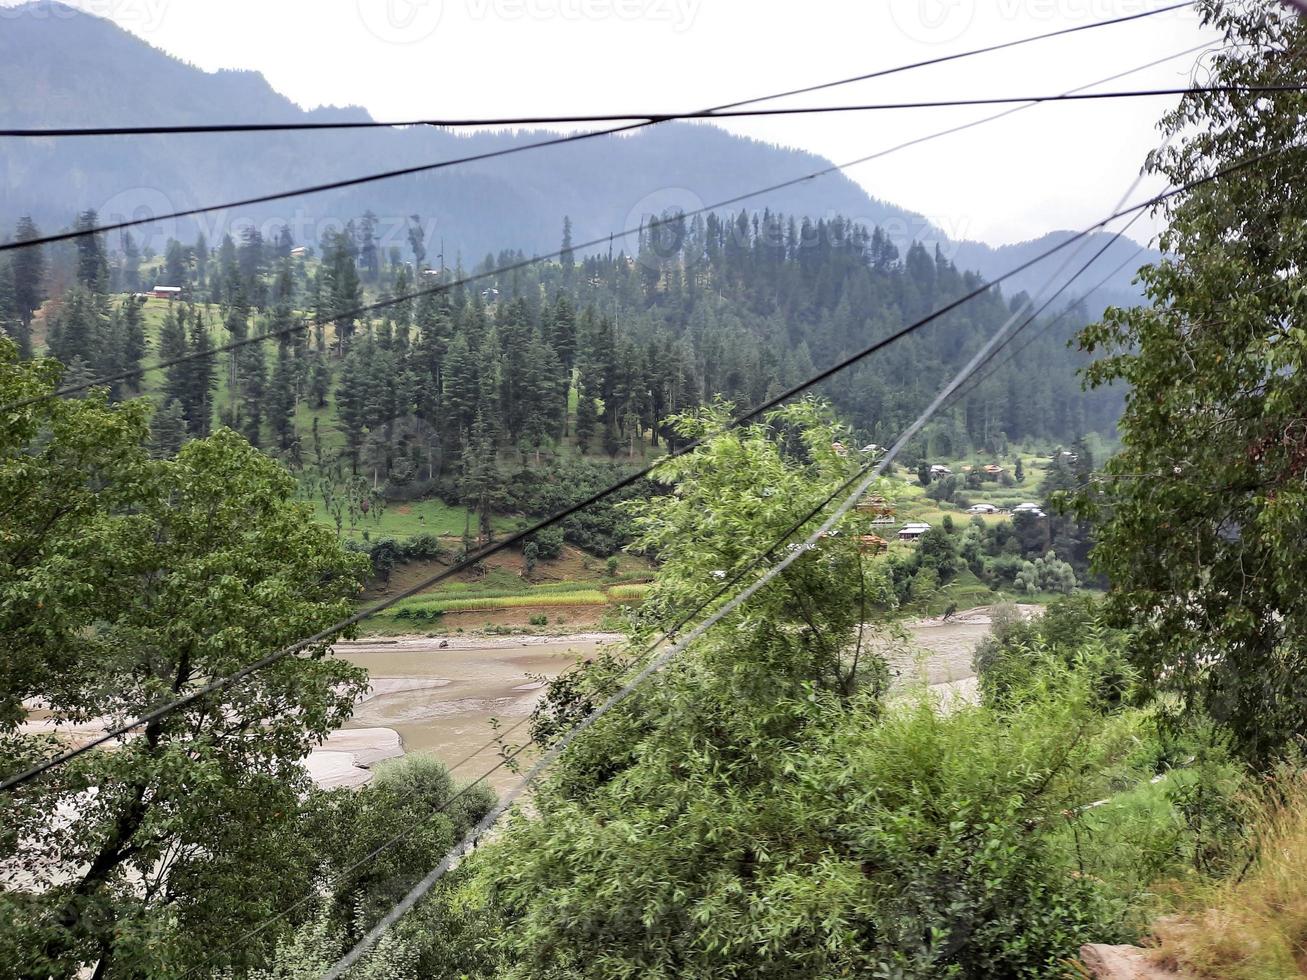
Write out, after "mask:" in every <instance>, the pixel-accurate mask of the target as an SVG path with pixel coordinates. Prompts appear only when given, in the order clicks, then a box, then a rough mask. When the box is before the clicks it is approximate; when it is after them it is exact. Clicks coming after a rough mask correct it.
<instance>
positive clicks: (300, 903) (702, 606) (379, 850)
mask: <svg viewBox="0 0 1307 980" xmlns="http://www.w3.org/2000/svg"><path fill="white" fill-rule="evenodd" d="M870 465H871V463H867V464H865V465H864V466H862V467H860V468H859V469H858V470H857V471H856V472H854V474H853V475H852V476H850V477H849V478H848V479H847V480H845V481H844V483H842V484H840V485H839V486H838V487H836V488H835V489H834V490H833V491H831V492H830V493H829V494H828V495H827V496H826V497H825V498H824V499H823V500H822V501H821V502H820V503H818V504H817V505H816V506H815V507H813V508H812V510H810V511H809V512H808V513H807V514H806V515H804V516H803V517H802V518H800V519H799V520H798V521H796V522H795V523H794V524H793V525H791V526H790V527H789V528H787V529H786V530H785V531H784V532H783V533H782V534H781V535H780V536H779V537H778V538H777V540H776V541H775V542H774V543H773V544H772V545H771V546H770V547H769V548H768V549H767V550H766V551H764V552H761V553H760V554H758V555H755V556H754V558H753V559H752V560H750V561H749V562H748V563H747V564H746V565H745V566H744V567H742V568H741V569H739V570H738V571H737V572H735V573H734V574H732V575H731V576H730V577H729V578H728V579H727V580H726V581H725V582H724V584H723V585H722V586H721V587H720V588H718V589H717V590H716V591H715V592H713V593H712V595H710V596H708V598H706V599H704V600H702V601H701V602H699V604H698V605H696V606H695V607H694V608H693V609H692V610H690V612H688V613H686V614H685V615H683V616H682V617H681V618H680V619H678V620H677V621H676V623H675V625H673V626H672V627H670V628H669V629H667V630H665V631H664V632H663V633H662V635H661V636H660V637H659V638H658V639H656V640H654V641H653V642H652V643H649V644H647V645H646V646H645V647H644V649H643V651H642V652H641V653H640V654H638V655H637V656H636V657H635V658H634V660H635V662H636V663H639V662H641V661H643V660H645V659H647V658H648V657H649V656H651V655H652V654H654V653H655V652H656V651H657V650H658V648H659V647H661V646H662V645H663V644H664V643H667V642H669V641H671V640H673V639H674V638H675V637H676V634H677V633H679V632H680V631H681V630H682V629H684V628H685V627H686V626H688V625H689V624H690V623H692V622H694V621H695V620H696V619H698V618H699V616H700V615H702V614H703V613H704V612H705V611H706V610H707V609H708V608H709V607H711V606H712V604H713V603H715V602H716V601H717V600H718V599H720V598H721V597H722V596H724V595H725V594H726V593H728V592H730V591H731V589H733V588H734V587H735V586H736V585H738V584H739V583H740V582H742V581H743V580H744V578H745V577H746V576H747V575H748V574H749V573H750V572H752V571H754V570H755V569H756V568H757V567H758V566H759V565H761V564H762V562H764V561H766V560H767V559H768V558H770V557H772V556H773V555H774V554H775V553H776V550H777V549H778V548H780V546H781V545H783V544H784V543H785V542H786V541H788V540H789V539H790V538H791V537H792V536H793V535H794V534H796V533H797V532H798V531H800V530H801V529H802V528H803V527H804V526H805V525H806V524H807V523H808V522H809V521H811V520H812V519H813V518H814V517H816V516H817V515H818V514H820V513H821V511H822V510H824V509H825V508H826V507H827V506H828V505H829V504H830V502H831V501H832V500H834V499H835V498H836V497H837V496H838V495H839V494H841V493H843V492H844V491H845V490H847V489H848V488H849V487H850V486H852V485H853V482H854V481H855V480H857V479H858V478H859V477H860V476H861V475H862V474H863V473H865V472H866V469H867V467H868V466H870ZM529 720H530V716H527V717H525V718H522V719H521V720H519V721H518V722H516V723H515V724H514V725H513V726H512V727H511V728H509V729H507V730H506V731H504V732H502V733H500V734H499V735H498V736H496V738H495V739H494V740H492V741H490V742H488V743H486V744H485V745H482V746H481V747H480V748H479V749H477V750H476V751H475V752H473V753H470V754H469V755H467V756H465V757H464V758H463V760H462V761H460V762H458V763H455V764H454V766H452V767H451V772H452V771H453V770H454V769H457V768H458V767H460V766H462V765H463V764H464V763H466V762H469V761H471V759H473V758H475V757H476V756H477V755H480V754H481V753H482V752H484V751H485V750H486V749H487V748H489V747H491V746H493V745H496V744H500V743H501V741H502V739H503V738H504V737H505V736H507V735H509V734H511V733H512V732H514V731H516V730H517V729H518V728H520V727H521V726H522V725H523V724H525V723H526V722H527V721H529ZM532 744H539V743H538V742H537V741H536V739H535V738H534V737H533V738H530V739H528V740H527V742H526V743H525V744H524V745H521V746H518V747H517V748H516V749H514V750H513V751H512V752H511V753H509V754H508V755H506V756H505V757H504V758H502V759H501V760H500V761H499V762H498V763H497V764H496V765H495V766H493V767H492V768H491V769H490V770H488V771H487V772H485V773H483V774H482V775H481V776H479V777H477V779H475V780H473V781H472V782H471V783H469V784H468V785H467V786H465V787H464V788H463V790H461V791H460V792H459V793H457V794H455V796H454V797H452V798H450V799H449V800H446V801H445V802H444V803H442V804H441V805H440V806H439V807H436V808H435V809H434V810H432V812H431V813H429V814H424V815H423V816H422V818H421V819H419V820H417V821H416V822H414V823H413V824H410V825H409V826H408V827H405V828H404V829H402V830H401V831H400V832H399V833H397V834H395V835H393V836H392V837H390V838H389V839H387V840H386V841H385V842H383V843H382V844H379V845H378V846H377V847H375V848H373V849H372V850H371V851H370V852H368V853H367V854H365V855H364V856H363V857H361V858H359V859H358V860H357V861H355V862H353V863H352V864H350V865H349V866H348V867H346V868H345V869H343V870H342V871H340V872H338V873H337V874H336V875H335V876H334V880H333V882H332V884H331V886H330V887H331V888H332V889H335V888H338V887H339V886H340V885H341V884H343V883H344V881H345V879H346V878H347V877H348V876H349V875H350V874H352V873H353V872H354V871H357V870H358V869H359V868H360V867H362V866H363V865H364V864H367V863H369V862H370V861H372V860H374V859H375V858H377V857H379V856H380V855H381V854H383V853H384V852H385V851H387V850H389V849H390V848H391V847H393V846H395V845H396V844H398V843H399V842H400V841H401V840H403V839H404V838H405V837H408V836H409V835H410V834H412V833H413V832H414V831H416V830H417V829H418V828H419V827H421V826H422V825H423V824H425V823H426V822H427V821H428V820H430V819H431V817H432V816H435V815H436V814H439V813H443V812H444V811H445V810H446V809H448V807H449V806H451V805H452V804H453V803H454V802H455V801H456V800H457V799H459V798H460V797H462V796H464V795H465V794H466V793H467V792H469V791H470V790H471V789H472V787H473V786H476V785H478V784H479V783H481V782H483V781H484V780H485V779H487V778H488V777H489V776H491V775H492V774H494V773H495V772H497V771H498V770H500V769H502V768H503V767H504V766H505V765H507V764H508V763H509V761H510V760H515V759H516V758H517V757H518V756H519V755H521V754H522V752H523V751H525V749H526V748H528V747H529V746H530V745H532ZM317 897H320V893H319V891H318V890H317V889H314V890H313V891H311V892H309V893H308V894H307V895H305V896H303V897H301V898H300V899H298V900H297V901H296V902H294V903H293V904H291V905H289V906H287V907H286V908H284V909H282V910H281V911H280V912H278V913H276V914H275V915H273V916H271V917H269V918H268V919H266V920H264V921H263V922H261V923H260V924H259V925H257V926H256V927H254V928H253V929H251V930H250V931H248V932H246V933H245V934H244V935H242V936H241V937H240V938H239V939H237V940H236V941H235V942H234V943H231V944H229V945H228V946H226V947H225V948H224V949H223V950H222V951H221V953H226V952H229V951H231V950H232V949H234V948H236V947H237V946H239V945H241V944H243V943H244V942H246V941H247V940H249V939H252V938H253V937H254V936H256V935H258V934H259V933H261V932H263V931H265V930H266V929H268V928H269V927H270V926H272V925H273V924H274V923H276V922H278V921H280V920H281V919H283V918H285V917H286V916H287V915H290V914H291V913H292V912H294V911H296V910H297V909H299V908H302V907H304V906H305V905H307V904H309V903H310V902H311V901H313V899H315V898H317ZM221 953H220V954H219V955H221ZM200 969H202V967H196V968H194V969H193V970H191V971H190V973H189V974H187V976H190V975H191V974H193V973H195V972H197V971H198V970H200Z"/></svg>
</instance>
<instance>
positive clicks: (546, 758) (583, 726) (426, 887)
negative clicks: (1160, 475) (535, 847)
mask: <svg viewBox="0 0 1307 980" xmlns="http://www.w3.org/2000/svg"><path fill="white" fill-rule="evenodd" d="M1050 254H1051V253H1050ZM1016 319H1017V314H1013V315H1012V316H1010V317H1009V318H1008V319H1007V321H1006V322H1005V323H1004V324H1003V326H1002V327H1000V328H999V329H998V330H997V331H995V333H994V335H993V336H992V337H991V338H990V339H989V341H988V342H987V343H986V344H985V345H984V347H982V348H981V349H980V350H979V351H977V352H976V354H975V355H973V356H972V358H971V359H970V360H969V361H968V362H967V364H966V365H965V366H964V367H963V368H962V369H961V370H960V371H959V372H958V373H957V374H956V375H954V377H953V379H952V380H951V381H949V382H948V384H946V385H945V386H944V388H943V390H941V391H940V392H939V393H938V394H937V395H936V396H935V398H934V400H933V401H932V402H931V403H930V404H929V405H928V406H927V407H926V409H925V410H924V411H922V412H921V413H920V414H919V415H918V416H917V418H916V419H915V420H914V421H913V422H912V424H911V425H909V426H908V427H907V429H905V430H904V431H903V433H902V434H901V435H900V436H899V438H898V439H897V440H896V441H895V443H894V445H892V446H891V447H890V448H889V450H888V451H887V452H886V453H885V455H884V456H883V457H882V458H881V459H880V460H878V461H876V462H875V463H869V464H867V465H866V466H864V467H863V469H862V471H860V473H859V474H856V476H859V477H860V479H856V480H855V485H854V489H853V490H852V492H850V493H849V494H848V496H846V497H845V499H844V500H843V501H842V502H841V503H840V505H839V506H838V507H837V508H836V509H835V511H834V512H833V513H832V514H831V515H830V516H828V517H827V518H826V520H825V521H823V522H822V523H821V525H820V526H819V527H818V528H817V529H816V530H815V531H813V532H812V533H811V534H810V535H809V536H808V537H807V538H806V539H805V540H804V542H803V543H802V544H801V545H797V546H795V547H793V548H791V549H790V551H789V553H788V554H787V555H785V556H784V557H783V558H782V559H781V560H780V561H778V562H777V563H776V564H775V565H773V566H772V567H771V568H769V569H768V570H767V571H766V572H765V573H764V574H763V575H762V576H760V577H759V578H758V579H757V580H756V581H754V582H753V583H751V584H750V585H748V586H747V587H746V588H745V589H744V590H742V591H741V592H739V593H738V594H736V595H735V596H734V597H733V598H732V599H730V600H729V601H728V602H726V603H724V604H723V605H721V606H719V607H718V608H717V609H716V610H715V611H714V612H713V613H712V614H711V615H710V616H708V617H707V618H706V619H705V620H704V621H703V622H701V623H700V624H699V625H698V626H696V627H695V628H694V629H693V630H691V631H690V632H689V633H688V634H686V636H685V637H683V638H682V639H680V640H678V641H677V642H676V643H675V644H673V645H672V646H671V647H670V648H668V649H667V650H665V651H663V652H662V653H660V654H659V655H658V656H657V657H655V658H654V659H653V660H652V661H650V662H649V663H648V664H646V665H645V667H644V668H643V669H641V670H640V671H639V673H637V674H636V675H635V677H633V678H632V679H631V680H630V681H628V682H627V683H626V684H625V685H624V686H623V687H622V688H621V689H619V690H618V691H616V692H615V693H614V694H612V695H611V696H610V697H608V698H607V699H606V700H605V701H604V702H603V703H602V704H601V705H599V706H598V707H597V708H595V709H594V710H593V711H592V712H591V713H590V714H588V715H587V716H586V717H585V718H584V719H582V720H581V721H580V722H578V723H577V724H576V725H575V726H573V727H572V728H571V729H570V730H569V731H568V733H567V734H566V735H564V736H563V737H562V738H561V739H559V740H558V741H556V742H554V743H553V744H552V745H551V746H550V747H549V749H548V751H546V752H545V754H544V755H542V756H541V757H540V759H539V760H537V761H536V763H535V764H534V765H533V766H532V767H531V769H530V771H529V772H528V773H527V774H526V776H525V777H524V778H523V779H522V780H521V781H519V782H518V784H517V785H516V786H514V787H513V789H512V790H510V791H509V792H508V793H507V794H505V796H504V798H503V799H501V800H500V802H499V804H498V805H497V806H496V807H495V808H494V809H493V810H491V811H490V812H489V813H487V814H486V815H485V816H484V817H483V818H482V819H481V820H480V821H479V822H478V823H477V825H476V826H475V827H473V828H472V829H471V830H470V831H469V832H468V833H467V835H466V836H465V837H464V838H463V840H462V841H461V842H460V843H459V845H458V846H457V847H456V848H454V850H452V851H451V852H450V853H449V854H447V855H446V856H445V858H444V859H443V860H442V861H441V862H440V864H438V865H437V866H436V867H435V868H434V869H432V870H431V871H430V872H429V873H428V874H427V875H426V876H425V877H424V878H423V879H422V880H421V881H419V882H418V883H417V884H416V885H414V886H413V888H412V889H411V890H410V891H409V893H408V894H407V895H405V896H404V897H403V898H402V899H400V901H399V902H397V903H396V904H395V906H394V907H393V908H392V909H391V910H390V911H389V912H387V913H386V915H385V916H383V917H382V918H381V920H380V921H379V922H378V923H377V924H376V925H375V926H373V927H372V929H370V930H369V931H368V932H367V934H366V935H364V936H363V937H362V938H361V939H360V940H359V941H358V942H357V943H356V944H355V946H354V947H353V948H352V949H351V950H350V951H349V952H348V953H346V954H345V955H344V956H343V957H341V958H340V959H339V960H338V961H337V962H336V963H335V965H333V966H332V967H331V968H330V969H329V970H328V971H327V972H326V973H325V974H323V977H322V980H339V978H340V977H342V976H344V974H345V973H347V972H348V971H349V970H350V969H351V968H352V967H353V966H354V965H355V964H356V963H357V962H358V961H359V960H360V959H361V958H362V957H363V956H364V955H365V954H366V953H367V951H368V950H369V949H371V948H372V947H373V946H374V945H375V944H376V943H377V942H378V941H379V940H380V939H381V937H382V936H383V935H384V934H385V933H386V931H387V930H388V929H389V928H390V927H391V926H392V925H394V924H395V923H396V922H398V921H399V919H400V918H402V917H403V916H404V914H405V913H407V912H408V911H409V910H410V909H411V908H413V906H414V905H416V904H417V903H418V902H419V901H421V899H422V898H423V897H424V896H425V895H426V894H427V892H429V891H430V890H431V888H432V887H433V886H434V885H435V883H436V882H437V881H439V880H440V879H441V878H442V877H444V875H445V874H446V873H447V872H448V871H449V870H450V869H451V868H452V867H453V866H454V865H455V864H456V863H457V862H458V861H459V860H460V859H461V858H462V857H463V856H464V855H466V854H467V853H468V851H470V850H471V849H472V848H473V847H474V846H476V843H477V842H478V841H479V840H480V839H481V837H482V836H484V835H485V834H486V832H487V831H489V830H490V828H491V827H493V826H494V825H495V824H496V823H497V822H498V821H499V818H500V817H502V816H503V815H504V814H505V813H506V812H507V811H508V810H509V808H511V807H512V805H513V804H514V802H516V800H517V798H518V797H519V796H520V795H521V794H522V793H523V792H524V791H525V790H526V789H528V788H529V787H530V786H531V785H532V784H533V783H534V782H535V780H536V779H538V778H539V777H540V775H541V774H542V773H543V772H544V770H545V769H547V768H548V767H549V766H550V765H551V764H552V763H553V762H554V761H555V760H556V759H557V758H558V757H559V756H560V755H562V753H563V752H564V751H566V749H567V747H568V746H569V745H571V744H572V743H573V742H574V741H575V740H576V738H577V737H578V736H580V735H581V734H582V733H583V732H585V731H586V730H587V729H589V728H591V727H592V726H593V725H594V724H595V723H596V722H597V721H599V719H600V718H602V717H603V716H604V715H605V714H607V713H608V712H609V711H611V710H612V709H613V708H615V707H616V706H617V705H618V704H620V703H621V702H622V701H624V700H625V699H626V697H627V696H628V695H630V694H631V692H632V691H634V690H635V689H636V688H637V687H638V686H639V685H640V684H641V683H642V682H643V681H644V680H646V679H647V678H649V677H650V676H652V675H653V674H654V673H656V672H657V671H659V670H661V669H662V668H663V667H664V666H666V664H668V663H669V662H670V661H671V660H672V659H673V658H675V657H676V656H677V655H679V654H680V653H681V652H683V651H684V650H685V649H686V648H687V647H689V646H690V645H691V644H692V643H694V642H695V641H696V640H697V639H699V638H700V637H701V636H703V635H704V634H705V633H707V632H708V631H709V630H710V629H712V628H713V627H714V626H716V625H717V623H719V622H721V621H722V620H723V619H724V618H725V617H726V616H728V615H730V614H731V613H732V612H734V611H735V610H736V609H738V608H739V607H740V606H742V605H743V604H744V603H745V602H747V601H748V600H749V599H750V598H751V597H752V596H754V595H755V594H756V593H757V592H758V591H759V590H761V589H762V588H764V587H765V586H767V585H768V584H769V583H771V582H772V581H774V580H775V579H776V578H777V577H778V576H779V575H781V574H782V573H783V572H784V571H785V569H787V568H788V567H789V566H790V565H792V564H793V563H794V562H795V561H797V560H798V559H799V558H800V557H801V556H802V555H804V554H805V553H806V552H808V551H810V550H811V549H812V548H814V547H815V546H816V545H817V543H818V542H819V541H820V540H821V539H822V538H823V537H824V536H825V535H827V534H828V533H830V532H831V531H832V530H833V529H834V528H835V525H836V524H838V523H839V521H840V520H841V519H842V518H843V517H844V515H845V514H847V513H848V512H849V511H850V510H852V509H853V507H854V506H856V504H857V503H858V502H859V501H860V500H861V499H862V498H863V496H864V495H865V494H866V493H867V491H868V490H869V489H870V488H871V487H872V485H873V484H874V483H875V482H876V480H878V479H880V477H881V475H882V474H883V473H884V472H885V469H886V467H888V466H889V464H890V463H892V462H893V461H894V459H895V457H897V456H898V454H899V452H901V451H902V449H903V447H904V446H905V445H907V444H908V442H910V441H911V440H912V439H913V438H915V437H916V435H917V433H918V432H920V431H921V428H922V426H924V425H925V424H926V422H927V421H928V420H929V419H930V417H931V416H932V415H933V414H934V413H935V411H936V409H938V408H939V406H940V405H941V404H942V403H943V402H944V401H945V399H946V398H948V396H949V395H951V394H952V392H953V391H954V390H956V388H957V386H958V385H959V384H961V383H962V382H963V381H965V380H966V378H967V377H969V376H970V374H971V372H972V371H974V370H975V369H976V367H977V365H978V364H979V363H980V361H981V360H982V358H983V357H984V356H985V355H986V354H988V352H989V351H990V350H991V349H992V348H993V347H994V345H995V344H996V343H997V342H998V341H999V339H1000V338H1001V337H1003V336H1004V335H1005V334H1006V333H1007V331H1008V329H1009V328H1010V327H1011V326H1012V324H1013V323H1014V322H1015V320H1016ZM868 469H869V470H870V472H867V470H868ZM864 474H865V475H864ZM840 489H843V488H839V489H837V490H836V494H838V493H839V492H840ZM831 499H833V497H832V498H831ZM823 506H824V505H823ZM821 509H822V508H819V509H818V511H817V512H818V513H819V512H820V510H821ZM804 523H806V521H805V522H804Z"/></svg>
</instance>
